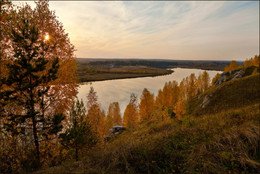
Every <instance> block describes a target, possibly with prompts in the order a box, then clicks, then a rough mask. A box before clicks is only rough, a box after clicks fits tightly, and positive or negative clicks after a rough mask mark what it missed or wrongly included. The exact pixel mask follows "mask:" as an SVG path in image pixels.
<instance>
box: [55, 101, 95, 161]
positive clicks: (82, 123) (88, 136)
mask: <svg viewBox="0 0 260 174" xmlns="http://www.w3.org/2000/svg"><path fill="white" fill-rule="evenodd" d="M60 138H61V144H62V145H63V146H64V147H66V148H68V149H69V148H72V149H74V150H75V159H76V161H78V158H79V150H80V149H82V148H83V147H88V148H90V147H92V146H94V145H95V144H96V143H97V134H96V132H93V130H92V128H91V124H90V122H89V120H88V118H87V117H86V109H85V107H84V104H83V101H82V100H81V102H79V100H77V101H76V102H73V104H72V107H71V111H70V120H69V128H68V129H67V130H66V132H65V133H63V134H60Z"/></svg>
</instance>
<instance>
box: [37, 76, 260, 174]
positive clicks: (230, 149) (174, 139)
mask: <svg viewBox="0 0 260 174" xmlns="http://www.w3.org/2000/svg"><path fill="white" fill-rule="evenodd" d="M258 78H259V76H258V77H257V76H250V77H245V78H242V79H238V80H235V81H232V82H228V83H226V84H223V85H222V86H219V87H218V88H216V89H212V90H211V91H208V92H211V93H212V92H213V93H214V94H215V96H216V98H214V96H213V98H212V102H210V103H209V104H208V106H207V107H209V108H208V109H207V110H205V111H204V112H203V114H204V115H200V116H199V117H198V116H191V115H187V116H185V117H184V118H183V119H182V120H181V121H178V120H167V121H163V122H157V121H150V122H148V123H144V124H141V125H140V126H139V128H137V130H136V131H134V132H130V131H126V132H124V133H123V134H121V135H119V136H118V137H117V138H116V139H114V140H112V141H111V142H109V143H107V144H106V145H105V146H104V147H101V148H96V149H95V150H92V151H91V152H89V153H88V154H87V155H86V156H85V157H83V160H82V162H79V163H72V162H69V161H68V162H66V163H65V164H64V165H62V166H58V167H54V168H49V169H46V170H42V171H40V172H38V173H115V174H116V173H229V172H231V173H242V172H245V173H258V172H259V171H260V170H259V169H260V168H259V167H260V163H259V161H260V159H259V155H260V154H259V137H260V130H259V124H260V121H259V120H260V118H259V117H260V110H259V107H260V102H259V98H260V97H259V93H260V89H259V84H256V83H257V80H258ZM243 86H246V87H243ZM227 94H228V95H227ZM220 97H221V98H220ZM241 97H244V98H241ZM224 101H225V102H224ZM227 101H230V102H232V103H227ZM241 101H242V104H241ZM197 102H198V101H197ZM198 103H199V102H198ZM198 103H197V104H198ZM211 110H218V112H216V113H212V112H211ZM201 114H202V113H201Z"/></svg>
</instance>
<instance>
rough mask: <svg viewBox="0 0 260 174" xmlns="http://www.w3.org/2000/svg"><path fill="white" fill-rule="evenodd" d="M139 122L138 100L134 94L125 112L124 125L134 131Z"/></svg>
mask: <svg viewBox="0 0 260 174" xmlns="http://www.w3.org/2000/svg"><path fill="white" fill-rule="evenodd" d="M138 121H139V119H138V110H137V98H136V96H135V95H134V94H131V96H130V102H129V104H128V105H127V107H126V109H125V112H124V125H125V126H126V127H127V128H129V129H134V128H135V127H136V126H137V124H138Z"/></svg>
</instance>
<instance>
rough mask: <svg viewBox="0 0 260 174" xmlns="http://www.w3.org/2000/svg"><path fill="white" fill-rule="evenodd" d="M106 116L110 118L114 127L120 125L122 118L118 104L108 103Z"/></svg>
mask: <svg viewBox="0 0 260 174" xmlns="http://www.w3.org/2000/svg"><path fill="white" fill-rule="evenodd" d="M108 115H109V116H110V117H111V118H112V120H113V125H114V126H115V125H121V124H122V117H121V112H120V107H119V103H118V102H113V103H110V105H109V108H108Z"/></svg>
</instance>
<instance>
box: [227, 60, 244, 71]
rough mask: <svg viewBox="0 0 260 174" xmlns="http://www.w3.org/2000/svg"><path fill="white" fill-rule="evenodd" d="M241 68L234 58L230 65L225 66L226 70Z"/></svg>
mask: <svg viewBox="0 0 260 174" xmlns="http://www.w3.org/2000/svg"><path fill="white" fill-rule="evenodd" d="M239 68H241V67H240V66H238V64H237V62H236V61H234V60H232V61H231V62H230V65H229V66H228V65H227V66H226V67H225V70H224V72H228V71H234V70H236V69H239Z"/></svg>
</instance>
